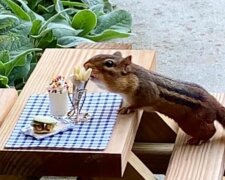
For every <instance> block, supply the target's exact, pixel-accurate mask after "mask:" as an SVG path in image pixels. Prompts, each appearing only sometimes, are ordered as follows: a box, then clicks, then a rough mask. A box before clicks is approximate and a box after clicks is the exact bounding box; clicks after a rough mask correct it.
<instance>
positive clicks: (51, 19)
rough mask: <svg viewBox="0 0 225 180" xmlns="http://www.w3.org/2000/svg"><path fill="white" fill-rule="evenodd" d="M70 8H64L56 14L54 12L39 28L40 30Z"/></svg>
mask: <svg viewBox="0 0 225 180" xmlns="http://www.w3.org/2000/svg"><path fill="white" fill-rule="evenodd" d="M70 10H71V9H65V10H63V11H61V12H59V13H57V14H55V15H54V16H52V17H51V18H49V19H48V20H47V21H46V22H45V23H44V24H43V25H42V27H41V28H40V31H42V30H44V29H45V28H47V26H48V24H49V23H51V22H53V21H54V20H55V19H56V18H57V17H59V16H60V15H61V14H62V13H64V12H67V11H70Z"/></svg>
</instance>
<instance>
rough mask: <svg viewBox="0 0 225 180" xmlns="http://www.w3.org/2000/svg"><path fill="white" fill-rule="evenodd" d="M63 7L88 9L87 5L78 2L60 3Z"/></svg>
mask: <svg viewBox="0 0 225 180" xmlns="http://www.w3.org/2000/svg"><path fill="white" fill-rule="evenodd" d="M61 2H62V4H63V6H71V7H80V8H85V9H86V8H88V5H86V4H84V3H80V2H71V1H61Z"/></svg>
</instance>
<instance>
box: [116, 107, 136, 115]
mask: <svg viewBox="0 0 225 180" xmlns="http://www.w3.org/2000/svg"><path fill="white" fill-rule="evenodd" d="M134 111H135V110H134V109H132V108H129V107H122V108H120V109H119V111H118V113H119V114H130V113H133V112H134Z"/></svg>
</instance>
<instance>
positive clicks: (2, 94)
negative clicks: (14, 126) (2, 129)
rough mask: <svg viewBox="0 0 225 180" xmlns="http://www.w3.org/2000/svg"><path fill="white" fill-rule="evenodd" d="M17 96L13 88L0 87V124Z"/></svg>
mask: <svg viewBox="0 0 225 180" xmlns="http://www.w3.org/2000/svg"><path fill="white" fill-rule="evenodd" d="M17 97H18V94H17V91H16V90H15V89H11V88H10V89H0V107H1V110H0V126H1V125H2V123H3V122H4V119H5V117H6V115H7V114H8V112H9V111H10V109H11V107H12V106H13V104H14V102H15V101H16V99H17Z"/></svg>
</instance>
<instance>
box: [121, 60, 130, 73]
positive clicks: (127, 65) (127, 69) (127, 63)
mask: <svg viewBox="0 0 225 180" xmlns="http://www.w3.org/2000/svg"><path fill="white" fill-rule="evenodd" d="M131 59H132V56H127V57H125V58H123V60H122V64H123V73H124V74H127V73H129V72H130V70H131V66H130V65H131V63H132V61H131Z"/></svg>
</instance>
